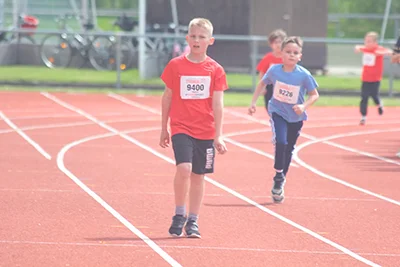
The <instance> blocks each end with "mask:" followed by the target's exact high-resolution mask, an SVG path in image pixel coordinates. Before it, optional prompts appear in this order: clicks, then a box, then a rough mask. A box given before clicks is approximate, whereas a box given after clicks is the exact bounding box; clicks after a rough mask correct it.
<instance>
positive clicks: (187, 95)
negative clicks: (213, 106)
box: [180, 76, 211, 99]
mask: <svg viewBox="0 0 400 267" xmlns="http://www.w3.org/2000/svg"><path fill="white" fill-rule="evenodd" d="M180 82H181V98H182V99H206V98H209V97H210V84H211V77H210V76H181V81H180Z"/></svg>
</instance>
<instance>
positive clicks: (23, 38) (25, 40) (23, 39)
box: [10, 34, 36, 44]
mask: <svg viewBox="0 0 400 267" xmlns="http://www.w3.org/2000/svg"><path fill="white" fill-rule="evenodd" d="M10 44H36V42H35V39H33V38H32V36H30V35H26V34H21V35H20V36H19V39H18V35H17V34H13V35H12V36H11V39H10Z"/></svg>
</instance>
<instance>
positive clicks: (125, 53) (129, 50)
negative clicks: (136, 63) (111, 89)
mask: <svg viewBox="0 0 400 267" xmlns="http://www.w3.org/2000/svg"><path fill="white" fill-rule="evenodd" d="M120 49H121V51H120V53H121V62H120V65H119V68H120V69H121V70H126V69H128V68H130V67H132V63H133V59H134V58H135V53H136V50H135V48H134V47H133V45H132V42H131V41H130V40H122V43H121V48H120ZM117 52H118V45H117V44H116V43H114V45H113V47H112V54H111V56H112V57H114V58H115V60H110V64H111V65H112V66H111V68H112V69H113V70H116V69H117ZM113 61H115V62H113ZM111 62H113V63H111Z"/></svg>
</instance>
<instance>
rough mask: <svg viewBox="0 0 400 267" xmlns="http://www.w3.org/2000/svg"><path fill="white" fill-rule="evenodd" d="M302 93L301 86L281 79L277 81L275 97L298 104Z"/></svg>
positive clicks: (284, 101) (288, 102) (281, 100)
mask: <svg viewBox="0 0 400 267" xmlns="http://www.w3.org/2000/svg"><path fill="white" fill-rule="evenodd" d="M299 94H300V86H296V85H290V84H286V83H283V82H280V81H276V82H275V86H274V98H275V99H276V100H279V101H280V102H283V103H287V104H297V100H298V98H299Z"/></svg>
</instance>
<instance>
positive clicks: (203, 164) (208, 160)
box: [171, 133, 215, 174]
mask: <svg viewBox="0 0 400 267" xmlns="http://www.w3.org/2000/svg"><path fill="white" fill-rule="evenodd" d="M171 140H172V148H173V149H174V154H175V161H176V165H178V164H180V163H184V162H185V163H186V162H188V163H192V172H193V173H195V174H205V173H213V172H214V158H215V148H214V140H200V139H196V138H193V137H191V136H189V135H187V134H182V133H179V134H174V135H173V136H172V137H171Z"/></svg>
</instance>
